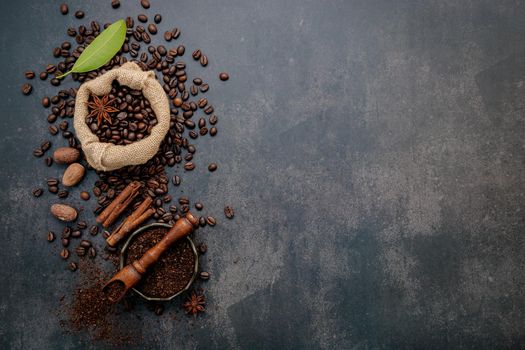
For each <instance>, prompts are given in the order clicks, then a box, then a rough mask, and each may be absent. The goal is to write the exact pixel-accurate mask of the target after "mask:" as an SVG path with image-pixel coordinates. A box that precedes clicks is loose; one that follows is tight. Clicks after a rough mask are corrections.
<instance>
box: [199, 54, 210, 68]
mask: <svg viewBox="0 0 525 350" xmlns="http://www.w3.org/2000/svg"><path fill="white" fill-rule="evenodd" d="M199 62H200V64H201V66H203V67H206V66H207V65H208V57H207V56H206V55H202V56H201V58H200V59H199Z"/></svg>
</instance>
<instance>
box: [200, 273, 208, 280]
mask: <svg viewBox="0 0 525 350" xmlns="http://www.w3.org/2000/svg"><path fill="white" fill-rule="evenodd" d="M199 277H200V279H201V280H203V281H207V280H209V279H210V273H209V272H207V271H201V273H200V274H199Z"/></svg>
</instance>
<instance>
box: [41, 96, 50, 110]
mask: <svg viewBox="0 0 525 350" xmlns="http://www.w3.org/2000/svg"><path fill="white" fill-rule="evenodd" d="M49 106H51V100H50V99H49V97H47V96H46V97H44V98H42V107H44V108H48V107H49Z"/></svg>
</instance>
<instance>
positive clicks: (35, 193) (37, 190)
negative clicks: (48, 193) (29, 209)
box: [33, 188, 44, 197]
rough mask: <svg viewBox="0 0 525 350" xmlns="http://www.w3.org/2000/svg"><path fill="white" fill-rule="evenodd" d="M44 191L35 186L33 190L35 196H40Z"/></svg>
mask: <svg viewBox="0 0 525 350" xmlns="http://www.w3.org/2000/svg"><path fill="white" fill-rule="evenodd" d="M43 193H44V190H43V189H41V188H35V189H34V190H33V196H35V197H40V196H41V195H42V194H43Z"/></svg>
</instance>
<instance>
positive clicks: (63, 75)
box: [56, 70, 73, 79]
mask: <svg viewBox="0 0 525 350" xmlns="http://www.w3.org/2000/svg"><path fill="white" fill-rule="evenodd" d="M70 73H73V71H72V70H70V71H69V72H66V73H64V74H62V75H59V76H57V77H56V78H57V79H62V78H63V77H65V76H66V75H69V74H70Z"/></svg>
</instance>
